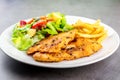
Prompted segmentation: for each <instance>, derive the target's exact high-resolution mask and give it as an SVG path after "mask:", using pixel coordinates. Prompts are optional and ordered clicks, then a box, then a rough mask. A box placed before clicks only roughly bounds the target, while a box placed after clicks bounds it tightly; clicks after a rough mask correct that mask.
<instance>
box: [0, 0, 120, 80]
mask: <svg viewBox="0 0 120 80" xmlns="http://www.w3.org/2000/svg"><path fill="white" fill-rule="evenodd" d="M53 11H60V12H62V13H64V14H68V15H76V16H83V17H88V18H92V19H101V20H102V22H104V23H106V24H108V25H110V26H111V27H112V28H113V29H115V30H116V31H117V32H118V34H119V35H120V0H0V34H1V33H2V32H3V31H4V30H5V29H6V28H8V27H9V26H10V25H12V24H14V23H16V22H18V21H19V20H22V19H26V18H30V17H35V16H40V15H44V14H47V13H50V12H53ZM0 45H4V44H0ZM0 80H120V48H118V50H117V51H116V52H115V53H114V54H113V55H112V56H110V57H109V58H107V59H105V60H103V61H100V62H97V63H95V64H91V65H88V66H84V67H78V68H71V69H49V68H41V67H35V66H30V65H27V64H23V63H21V62H18V61H15V60H13V59H12V58H10V57H8V56H6V55H5V54H4V52H2V50H0Z"/></svg>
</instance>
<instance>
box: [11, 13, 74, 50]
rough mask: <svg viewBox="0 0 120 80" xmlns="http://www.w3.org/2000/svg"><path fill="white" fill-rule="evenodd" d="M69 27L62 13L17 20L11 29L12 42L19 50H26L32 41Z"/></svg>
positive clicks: (70, 27)
mask: <svg viewBox="0 0 120 80" xmlns="http://www.w3.org/2000/svg"><path fill="white" fill-rule="evenodd" d="M71 29H73V27H72V26H71V25H69V24H68V23H67V22H66V18H65V15H64V14H61V13H60V12H52V13H49V14H47V15H45V16H41V17H39V18H32V19H30V20H28V21H25V20H21V21H20V22H18V23H17V24H16V26H15V28H14V29H13V33H12V42H13V44H14V46H15V47H16V48H18V49H19V50H27V49H28V48H29V47H31V46H32V45H33V44H34V43H36V42H38V41H40V40H42V39H44V38H46V37H48V36H50V35H56V34H59V33H60V32H65V31H69V30H71Z"/></svg>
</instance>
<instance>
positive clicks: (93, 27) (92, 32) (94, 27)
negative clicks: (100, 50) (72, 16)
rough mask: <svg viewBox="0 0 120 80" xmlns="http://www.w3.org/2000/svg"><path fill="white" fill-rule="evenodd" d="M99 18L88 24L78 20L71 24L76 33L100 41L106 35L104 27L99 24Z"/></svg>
mask: <svg viewBox="0 0 120 80" xmlns="http://www.w3.org/2000/svg"><path fill="white" fill-rule="evenodd" d="M100 22H101V21H100V20H97V21H96V22H95V23H93V24H90V23H86V22H83V21H81V20H78V21H77V22H76V23H75V24H73V27H74V28H77V30H78V33H77V34H78V35H79V36H80V37H84V38H90V39H93V40H96V41H97V42H99V43H101V42H102V41H103V40H104V39H105V38H106V36H107V31H106V30H105V29H104V26H102V25H100Z"/></svg>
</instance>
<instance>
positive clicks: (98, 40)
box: [97, 33, 107, 43]
mask: <svg viewBox="0 0 120 80" xmlns="http://www.w3.org/2000/svg"><path fill="white" fill-rule="evenodd" d="M106 37H107V33H105V34H104V35H102V36H101V37H100V38H98V39H97V42H99V43H101V42H102V41H103V40H104V39H105V38H106Z"/></svg>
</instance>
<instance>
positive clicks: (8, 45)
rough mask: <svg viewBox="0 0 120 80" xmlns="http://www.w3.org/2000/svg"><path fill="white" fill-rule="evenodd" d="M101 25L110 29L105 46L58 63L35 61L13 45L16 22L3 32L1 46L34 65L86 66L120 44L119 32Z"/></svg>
mask: <svg viewBox="0 0 120 80" xmlns="http://www.w3.org/2000/svg"><path fill="white" fill-rule="evenodd" d="M66 19H67V22H68V23H70V24H73V23H75V22H76V21H77V20H78V19H80V20H82V21H84V22H89V23H93V22H95V20H93V19H88V18H84V17H77V16H66ZM101 25H103V26H104V27H105V29H107V30H108V37H107V38H106V39H105V40H104V41H103V43H102V45H103V48H102V49H101V50H100V51H98V52H97V53H95V54H93V55H91V56H89V57H84V58H79V59H75V60H71V61H62V62H57V63H44V62H37V61H34V60H33V58H32V57H31V56H28V55H27V54H26V53H25V52H24V51H19V50H18V49H16V48H15V47H14V46H13V44H12V42H11V33H12V29H13V27H14V26H15V24H14V25H12V26H10V27H9V28H7V29H6V30H5V31H4V32H3V33H2V34H1V36H0V44H1V45H0V47H1V49H2V50H3V51H4V52H5V54H7V55H8V56H10V57H11V58H13V59H15V60H18V61H20V62H23V63H27V64H30V65H34V66H40V67H49V68H73V67H79V66H85V65H89V64H92V63H96V62H98V61H101V60H103V59H105V58H107V57H109V56H110V55H112V54H113V53H114V52H115V51H116V50H117V48H118V46H119V43H120V39H119V36H118V34H117V32H116V31H115V30H113V29H112V28H111V27H110V26H108V25H106V24H104V23H101Z"/></svg>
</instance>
